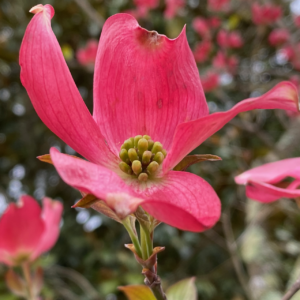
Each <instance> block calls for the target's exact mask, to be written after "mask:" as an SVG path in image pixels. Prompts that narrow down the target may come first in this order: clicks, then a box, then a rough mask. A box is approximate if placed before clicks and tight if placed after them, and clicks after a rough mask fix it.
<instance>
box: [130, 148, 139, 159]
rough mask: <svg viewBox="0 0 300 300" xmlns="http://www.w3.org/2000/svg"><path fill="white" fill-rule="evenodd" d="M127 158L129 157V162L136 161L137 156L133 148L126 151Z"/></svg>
mask: <svg viewBox="0 0 300 300" xmlns="http://www.w3.org/2000/svg"><path fill="white" fill-rule="evenodd" d="M128 157H129V159H130V161H131V162H133V161H134V160H137V159H138V155H137V153H136V150H135V149H134V148H130V149H129V150H128Z"/></svg>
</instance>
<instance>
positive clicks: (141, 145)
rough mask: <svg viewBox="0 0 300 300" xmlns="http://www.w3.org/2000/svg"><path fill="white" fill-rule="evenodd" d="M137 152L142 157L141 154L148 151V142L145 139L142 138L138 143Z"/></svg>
mask: <svg viewBox="0 0 300 300" xmlns="http://www.w3.org/2000/svg"><path fill="white" fill-rule="evenodd" d="M138 150H139V155H140V156H142V155H143V153H144V152H145V151H146V150H148V141H147V140H146V139H144V138H142V139H140V140H139V141H138Z"/></svg>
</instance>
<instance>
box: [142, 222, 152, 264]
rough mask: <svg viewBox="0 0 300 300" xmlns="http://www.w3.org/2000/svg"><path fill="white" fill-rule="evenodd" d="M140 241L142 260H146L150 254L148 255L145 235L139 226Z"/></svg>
mask: <svg viewBox="0 0 300 300" xmlns="http://www.w3.org/2000/svg"><path fill="white" fill-rule="evenodd" d="M140 239H141V248H142V258H143V260H146V259H147V258H148V257H149V256H150V255H151V254H150V253H149V248H148V245H147V234H146V232H145V231H144V229H143V226H142V225H141V224H140Z"/></svg>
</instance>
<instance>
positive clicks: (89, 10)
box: [74, 0, 104, 28]
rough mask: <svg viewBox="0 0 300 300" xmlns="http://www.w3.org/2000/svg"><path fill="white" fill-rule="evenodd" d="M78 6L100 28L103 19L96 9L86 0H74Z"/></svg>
mask: <svg viewBox="0 0 300 300" xmlns="http://www.w3.org/2000/svg"><path fill="white" fill-rule="evenodd" d="M74 1H75V2H76V3H77V5H78V6H80V7H81V9H82V10H84V12H85V13H86V14H87V15H88V16H89V17H90V18H91V19H92V20H93V21H94V22H95V23H97V24H98V26H99V27H100V28H102V26H103V24H104V19H103V18H102V16H100V15H99V14H98V13H97V11H96V10H95V9H94V8H93V7H92V6H91V4H90V3H89V1H88V0H74Z"/></svg>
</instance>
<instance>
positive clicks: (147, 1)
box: [133, 0, 159, 17]
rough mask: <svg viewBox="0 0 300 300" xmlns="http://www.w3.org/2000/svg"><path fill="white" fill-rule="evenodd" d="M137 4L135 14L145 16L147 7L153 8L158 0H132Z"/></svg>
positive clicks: (157, 3)
mask: <svg viewBox="0 0 300 300" xmlns="http://www.w3.org/2000/svg"><path fill="white" fill-rule="evenodd" d="M133 2H134V4H135V5H136V6H137V14H138V16H139V17H145V16H146V15H147V13H148V11H149V9H154V8H156V7H157V6H158V5H159V0H134V1H133Z"/></svg>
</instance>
